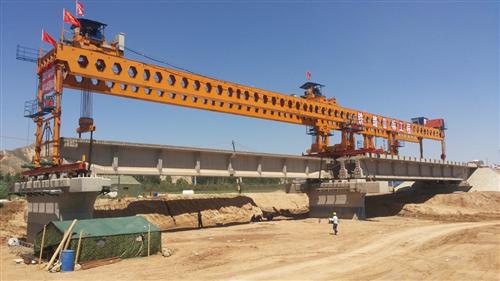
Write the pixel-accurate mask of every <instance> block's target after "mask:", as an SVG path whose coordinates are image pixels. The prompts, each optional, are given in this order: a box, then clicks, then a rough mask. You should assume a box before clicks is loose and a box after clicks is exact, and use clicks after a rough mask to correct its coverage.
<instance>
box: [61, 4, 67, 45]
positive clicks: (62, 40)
mask: <svg viewBox="0 0 500 281" xmlns="http://www.w3.org/2000/svg"><path fill="white" fill-rule="evenodd" d="M65 11H66V9H64V8H63V20H62V26H61V42H64V12H65Z"/></svg>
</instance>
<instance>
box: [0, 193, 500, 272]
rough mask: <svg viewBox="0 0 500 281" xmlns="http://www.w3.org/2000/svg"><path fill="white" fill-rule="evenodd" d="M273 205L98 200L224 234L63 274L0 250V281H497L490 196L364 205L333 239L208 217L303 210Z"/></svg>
mask: <svg viewBox="0 0 500 281" xmlns="http://www.w3.org/2000/svg"><path fill="white" fill-rule="evenodd" d="M269 196H270V197H269ZM283 196H284V195H279V194H268V195H258V196H257V195H256V196H248V197H245V198H242V197H241V196H238V195H231V196H225V197H224V196H219V195H218V196H215V197H214V198H206V197H203V198H202V197H200V198H194V197H192V198H186V197H175V198H169V203H168V204H167V205H168V206H169V207H168V208H167V207H165V208H163V207H162V206H163V205H161V204H164V202H163V203H162V201H164V200H156V201H155V202H149V203H152V204H153V205H152V206H155V208H152V207H147V206H148V204H147V203H148V201H147V200H135V199H134V200H130V201H126V202H120V203H119V204H114V205H110V204H107V203H106V202H104V201H102V202H99V204H101V203H102V204H103V205H99V204H96V210H101V214H110V215H113V214H115V215H131V214H133V213H134V210H135V212H136V213H138V214H142V215H145V216H146V217H151V218H156V219H158V220H160V221H161V220H162V219H163V218H165V217H170V218H176V219H177V222H176V223H177V224H175V223H174V224H172V223H171V222H169V223H165V225H164V226H165V227H167V228H169V227H174V228H177V227H179V226H182V225H184V224H185V226H188V227H189V226H192V225H191V224H193V222H192V219H194V218H191V216H193V214H194V212H196V210H198V209H199V208H200V207H203V208H204V209H203V212H204V214H206V215H207V218H209V220H208V221H207V223H212V224H214V225H211V226H221V225H225V226H221V227H211V228H205V229H201V230H184V231H174V232H171V231H169V232H163V233H162V244H163V247H167V248H169V249H172V250H173V251H174V254H173V255H172V256H171V257H163V256H161V255H160V254H156V255H153V256H151V257H145V258H134V259H127V260H122V261H120V262H118V263H116V264H112V265H106V266H101V267H98V268H93V269H89V270H81V271H76V272H71V273H48V272H46V271H43V270H40V269H37V268H36V266H33V265H25V264H15V263H14V261H13V260H14V259H15V258H17V255H16V253H17V252H18V251H19V249H18V248H8V247H7V246H5V243H2V245H1V246H0V251H1V253H0V256H1V258H0V279H1V280H54V279H56V280H90V279H94V280H152V279H154V280H157V279H165V280H332V279H336V280H377V279H378V280H500V193H498V192H475V193H452V194H439V195H436V194H426V193H423V194H384V195H377V196H370V198H367V215H368V217H369V218H368V219H367V220H363V221H358V220H341V221H340V234H339V235H337V236H335V235H333V234H332V229H331V225H330V224H328V222H327V220H326V219H322V220H320V219H312V218H308V219H295V220H294V219H291V220H290V219H284V218H285V217H281V216H280V217H278V218H279V219H278V220H273V221H264V222H256V223H245V224H237V225H231V224H229V223H228V224H217V219H216V218H220V220H222V221H223V222H224V223H226V222H230V221H231V220H239V219H240V218H243V217H247V216H248V215H250V214H252V213H254V212H258V211H262V212H264V211H265V210H267V211H271V210H273V211H274V212H277V213H301V212H303V211H304V210H307V208H306V209H304V208H305V207H307V206H305V204H306V203H307V201H306V200H305V199H304V197H303V196H302V195H299V196H298V197H293V196H292V197H290V198H285V197H286V196H285V197H283ZM248 198H250V199H248ZM276 198H280V199H276ZM170 200H171V201H170ZM158 201H159V202H158ZM134 202H135V203H134ZM214 202H217V203H214ZM115 203H116V202H115ZM155 204H156V205H155ZM158 204H159V205H158ZM274 205H275V206H274ZM18 207H19V206H18ZM12 208H14V207H12ZM162 208H163V209H162ZM8 210H9V211H8V212H3V215H5V217H2V219H3V218H6V217H7V215H8V216H9V218H10V220H12V222H10V220H9V222H8V225H12V226H14V225H16V223H15V222H16V221H17V220H18V219H19V218H17V217H16V216H20V214H16V213H15V212H13V211H12V210H13V209H8ZM21 210H22V209H21ZM284 210H286V211H284ZM19 213H22V211H19ZM155 216H156V217H155ZM181 218H182V219H181ZM247 220H248V218H247ZM240 223H241V222H240Z"/></svg>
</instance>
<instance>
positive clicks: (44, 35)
mask: <svg viewBox="0 0 500 281" xmlns="http://www.w3.org/2000/svg"><path fill="white" fill-rule="evenodd" d="M42 41H45V42H47V43H49V44H52V46H54V48H56V47H57V41H56V40H55V39H54V38H52V36H50V35H49V34H48V33H47V32H45V30H43V29H42Z"/></svg>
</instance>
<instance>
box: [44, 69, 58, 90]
mask: <svg viewBox="0 0 500 281" xmlns="http://www.w3.org/2000/svg"><path fill="white" fill-rule="evenodd" d="M55 85H56V67H55V65H52V66H49V67H48V68H47V69H45V70H44V71H43V72H42V93H43V94H44V95H45V94H48V93H51V92H53V91H54V90H55Z"/></svg>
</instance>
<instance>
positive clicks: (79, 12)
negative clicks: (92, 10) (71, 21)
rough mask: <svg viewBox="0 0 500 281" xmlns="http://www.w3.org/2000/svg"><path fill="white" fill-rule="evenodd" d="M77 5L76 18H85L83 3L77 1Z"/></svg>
mask: <svg viewBox="0 0 500 281" xmlns="http://www.w3.org/2000/svg"><path fill="white" fill-rule="evenodd" d="M75 5H76V7H75V10H76V16H77V17H83V16H84V12H83V3H81V2H78V0H77V1H75Z"/></svg>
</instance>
